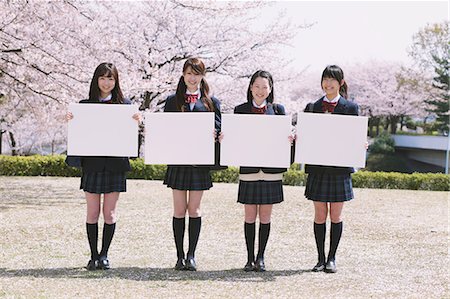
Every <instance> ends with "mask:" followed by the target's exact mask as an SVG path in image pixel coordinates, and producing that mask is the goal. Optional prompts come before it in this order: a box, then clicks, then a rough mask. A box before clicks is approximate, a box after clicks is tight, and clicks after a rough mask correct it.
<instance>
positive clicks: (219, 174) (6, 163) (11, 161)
mask: <svg viewBox="0 0 450 299" xmlns="http://www.w3.org/2000/svg"><path fill="white" fill-rule="evenodd" d="M64 160H65V156H38V155H36V156H27V157H23V156H15V157H12V156H2V155H0V175H4V176H62V177H73V176H80V175H81V171H80V169H77V168H73V167H69V166H67V165H66V164H65V162H64ZM130 162H131V167H132V170H131V171H130V172H129V173H128V175H127V177H128V178H130V179H147V180H162V179H164V175H165V172H166V168H167V167H166V166H165V165H145V164H144V161H143V160H142V159H132V160H131V161H130ZM298 168H299V167H298V165H294V166H293V167H291V168H290V169H289V170H288V171H287V172H286V173H285V174H284V176H283V184H285V185H294V186H304V185H305V184H306V178H307V174H305V173H304V172H303V171H300V170H298ZM211 175H212V178H213V181H214V182H226V183H237V182H238V181H239V171H238V168H237V167H228V169H225V170H221V171H214V172H212V173H211ZM352 177H353V186H354V187H356V188H386V189H412V190H433V191H449V189H450V176H449V175H445V174H432V173H427V174H422V173H413V174H403V173H388V172H369V171H358V172H357V173H355V174H353V176H352Z"/></svg>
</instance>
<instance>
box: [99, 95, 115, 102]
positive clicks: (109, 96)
mask: <svg viewBox="0 0 450 299" xmlns="http://www.w3.org/2000/svg"><path fill="white" fill-rule="evenodd" d="M111 99H112V93H110V94H109V95H108V96H107V97H106V98H101V97H99V99H98V100H99V101H100V102H108V101H110V100H111Z"/></svg>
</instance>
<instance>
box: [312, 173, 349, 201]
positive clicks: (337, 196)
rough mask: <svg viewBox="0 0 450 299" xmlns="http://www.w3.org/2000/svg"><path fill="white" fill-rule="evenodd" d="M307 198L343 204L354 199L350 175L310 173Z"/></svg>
mask: <svg viewBox="0 0 450 299" xmlns="http://www.w3.org/2000/svg"><path fill="white" fill-rule="evenodd" d="M305 197H306V198H307V199H309V200H313V201H321V202H343V201H349V200H351V199H352V198H353V187H352V177H351V175H350V174H326V173H309V174H308V178H307V180H306V188H305Z"/></svg>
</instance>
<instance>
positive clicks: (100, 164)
mask: <svg viewBox="0 0 450 299" xmlns="http://www.w3.org/2000/svg"><path fill="white" fill-rule="evenodd" d="M110 99H111V98H110V97H108V98H106V99H103V100H101V99H100V100H98V101H92V100H82V101H80V103H83V104H111V100H110ZM124 104H131V102H130V101H129V100H125V101H124ZM99 126H101V124H99ZM81 168H82V176H81V184H80V189H82V190H84V191H86V192H89V193H95V194H102V193H110V192H126V189H127V186H126V172H127V171H130V170H131V167H130V161H129V160H128V158H127V157H103V156H98V157H89V156H87V157H81Z"/></svg>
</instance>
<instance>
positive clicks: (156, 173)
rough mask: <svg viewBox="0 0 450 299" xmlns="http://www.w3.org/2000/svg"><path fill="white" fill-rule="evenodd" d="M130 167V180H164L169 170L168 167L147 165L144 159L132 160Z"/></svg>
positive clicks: (128, 174)
mask: <svg viewBox="0 0 450 299" xmlns="http://www.w3.org/2000/svg"><path fill="white" fill-rule="evenodd" d="M130 165H131V169H132V170H131V171H130V172H128V173H127V178H129V179H144V180H163V179H164V175H165V174H166V169H167V166H166V165H146V164H144V160H142V159H131V160H130Z"/></svg>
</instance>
